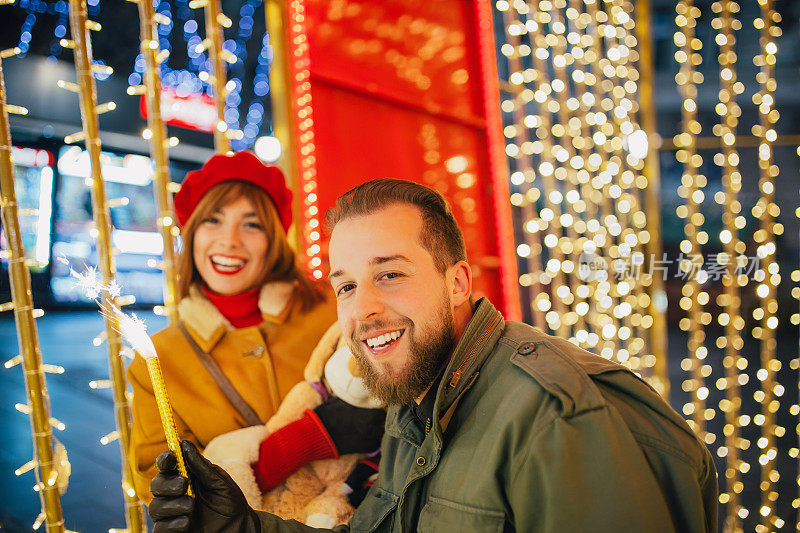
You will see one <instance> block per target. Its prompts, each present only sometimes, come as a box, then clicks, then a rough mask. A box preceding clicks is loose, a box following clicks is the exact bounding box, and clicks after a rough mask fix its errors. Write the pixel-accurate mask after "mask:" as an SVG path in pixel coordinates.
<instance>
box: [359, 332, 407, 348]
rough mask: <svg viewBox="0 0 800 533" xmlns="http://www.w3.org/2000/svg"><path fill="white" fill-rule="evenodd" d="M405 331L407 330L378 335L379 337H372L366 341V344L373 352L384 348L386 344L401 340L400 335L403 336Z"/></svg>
mask: <svg viewBox="0 0 800 533" xmlns="http://www.w3.org/2000/svg"><path fill="white" fill-rule="evenodd" d="M404 331H405V330H403V329H398V330H395V331H392V332H390V333H384V334H383V335H378V336H377V337H371V338H369V339H366V340H365V342H366V343H367V346H369V347H370V348H372V349H373V350H374V349H380V348H384V347H385V345H386V344H388V343H390V342H392V341H394V340H396V339H398V338H400V335H402V334H403V332H404Z"/></svg>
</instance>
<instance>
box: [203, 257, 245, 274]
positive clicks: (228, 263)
mask: <svg viewBox="0 0 800 533" xmlns="http://www.w3.org/2000/svg"><path fill="white" fill-rule="evenodd" d="M211 262H212V263H213V264H214V266H215V267H216V268H217V269H219V270H228V271H234V270H239V269H240V268H242V267H243V266H244V265H245V263H246V262H247V261H245V260H243V259H236V258H234V257H225V256H221V255H212V256H211Z"/></svg>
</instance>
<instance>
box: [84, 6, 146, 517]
mask: <svg viewBox="0 0 800 533" xmlns="http://www.w3.org/2000/svg"><path fill="white" fill-rule="evenodd" d="M69 11H70V26H71V28H72V40H73V41H74V42H75V48H74V52H75V71H76V74H77V78H78V80H77V81H78V88H79V93H78V94H79V98H80V107H81V119H82V122H83V136H84V138H85V142H86V150H87V152H88V153H89V161H90V164H91V172H92V174H91V179H92V213H93V216H94V222H95V226H96V229H97V251H98V257H99V259H100V271H101V273H102V278H103V281H104V284H105V285H109V283H111V282H112V281H113V279H114V271H115V268H114V264H113V257H112V255H111V220H110V216H109V208H108V203H107V201H106V192H105V184H104V182H103V176H102V174H101V172H100V137H99V125H98V120H97V92H96V88H95V81H94V76H93V74H92V52H91V43H90V40H89V30H88V29H87V6H86V0H70V2H69ZM103 293H104V294H103V298H104V299H105V298H110V297H111V295H110V294H109V292H108V290H104V291H103ZM105 323H106V332H107V335H108V356H109V370H110V377H111V382H112V384H113V386H112V390H113V396H114V414H115V418H116V422H117V431H118V432H119V436H120V438H119V443H120V455H121V460H122V487H123V494H124V498H125V518H126V522H127V530H128V532H129V533H134V532H139V531H145V521H144V509H143V506H142V502H141V500H140V499H139V497H138V495H137V494H136V491H135V490H134V489H133V483H132V480H133V471H132V469H131V466H130V463H129V462H128V448H129V446H130V431H131V411H130V405H129V403H128V398H127V394H126V393H127V383H126V380H125V363H124V360H123V356H122V353H121V352H122V339H121V338H120V335H119V333H118V329H119V324H118V321H117V320H116V319H115V318H114V317H113V316H110V317H109V316H107V317H106V320H105Z"/></svg>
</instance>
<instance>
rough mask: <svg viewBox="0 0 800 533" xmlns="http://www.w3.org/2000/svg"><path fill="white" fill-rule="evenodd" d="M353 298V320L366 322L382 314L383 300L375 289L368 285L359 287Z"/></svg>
mask: <svg viewBox="0 0 800 533" xmlns="http://www.w3.org/2000/svg"><path fill="white" fill-rule="evenodd" d="M355 297H356V298H355V302H354V307H353V318H355V319H356V320H358V321H364V320H368V319H369V318H371V317H374V316H378V315H380V314H381V313H383V310H384V305H383V299H382V298H381V294H380V291H379V290H378V289H377V288H376V287H373V286H372V285H370V284H366V285H361V286H359V287H358V288H357V289H356V294H355Z"/></svg>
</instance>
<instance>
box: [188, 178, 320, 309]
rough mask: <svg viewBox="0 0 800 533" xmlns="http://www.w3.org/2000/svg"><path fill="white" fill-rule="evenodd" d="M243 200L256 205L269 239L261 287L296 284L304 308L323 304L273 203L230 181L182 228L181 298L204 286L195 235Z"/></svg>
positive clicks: (216, 188) (203, 200)
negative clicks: (215, 216)
mask: <svg viewBox="0 0 800 533" xmlns="http://www.w3.org/2000/svg"><path fill="white" fill-rule="evenodd" d="M242 196H244V197H246V198H247V199H248V200H250V202H251V203H252V204H253V208H254V210H255V212H256V216H257V217H258V220H259V222H261V225H262V226H263V228H264V233H266V235H267V242H268V248H267V257H266V263H265V268H264V272H263V273H262V275H261V277H260V279H259V280H258V284H257V286H259V287H260V286H261V285H263V284H265V283H267V282H270V281H289V282H294V283H295V287H296V290H297V291H298V293H299V296H300V308H301V310H303V311H307V310H309V309H311V308H312V307H314V306H315V305H316V304H317V303H319V302H321V301H322V300H323V299H324V297H323V296H322V292H321V290H320V288H319V286H318V284H316V283H314V282H313V281H311V279H309V277H308V276H307V275H306V274H305V272H304V271H303V270H302V268H301V267H300V266H299V265H298V264H297V258H296V257H295V253H294V250H292V248H291V247H290V246H289V241H288V239H287V238H286V233H285V232H284V231H283V226H281V224H280V220H279V219H278V213H277V211H276V209H275V206H274V205H273V204H272V200H270V199H269V197H268V196H267V193H265V192H264V190H263V189H261V188H260V187H258V186H256V185H253V184H252V183H248V182H246V181H239V180H230V181H225V182H222V183H220V184H218V185H215V186H213V187H211V188H210V189H209V190H208V192H207V193H206V194H205V195H204V196H203V198H201V199H200V202H198V204H197V207H195V209H194V212H193V213H192V216H191V217H189V220H188V221H186V224H185V225H184V226H183V228H181V241H182V246H181V251H180V254H179V255H178V267H177V270H178V298H179V299H180V300H182V299H183V298H186V296H188V295H189V287H191V286H192V284H195V283H203V280H202V278H201V277H200V273H199V272H198V271H197V268H196V267H195V264H194V235H195V232H196V231H197V228H198V227H199V226H200V224H201V223H202V222H203V221H204V220H205V219H207V218H208V217H210V216H211V215H212V214H214V213H215V212H216V211H217V210H218V209H220V208H222V207H223V206H226V205H228V204H230V203H232V202H234V201H236V200H238V199H239V198H241V197H242Z"/></svg>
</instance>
